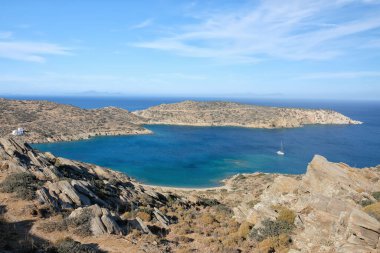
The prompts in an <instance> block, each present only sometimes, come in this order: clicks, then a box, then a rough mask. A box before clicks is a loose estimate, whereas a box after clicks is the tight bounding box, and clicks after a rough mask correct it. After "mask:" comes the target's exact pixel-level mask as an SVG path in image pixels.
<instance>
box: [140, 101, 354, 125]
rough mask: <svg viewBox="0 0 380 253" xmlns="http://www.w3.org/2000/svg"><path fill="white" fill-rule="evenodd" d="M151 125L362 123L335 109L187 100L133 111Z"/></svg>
mask: <svg viewBox="0 0 380 253" xmlns="http://www.w3.org/2000/svg"><path fill="white" fill-rule="evenodd" d="M133 113H134V114H136V115H138V116H141V117H143V118H144V119H146V123H147V124H168V125H189V126H236V127H249V128H293V127H302V126H304V125H310V124H325V125H326V124H360V123H361V122H359V121H355V120H352V119H350V118H348V117H346V116H344V115H342V114H340V113H338V112H335V111H331V110H310V109H299V108H280V107H268V106H255V105H247V104H239V103H232V102H195V101H184V102H181V103H175V104H162V105H159V106H154V107H151V108H148V109H146V110H141V111H136V112H133Z"/></svg>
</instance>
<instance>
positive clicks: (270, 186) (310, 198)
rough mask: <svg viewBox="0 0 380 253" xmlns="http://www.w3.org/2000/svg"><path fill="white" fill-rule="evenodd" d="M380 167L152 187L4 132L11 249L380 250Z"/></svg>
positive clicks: (4, 215) (327, 166) (1, 236)
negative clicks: (208, 185)
mask: <svg viewBox="0 0 380 253" xmlns="http://www.w3.org/2000/svg"><path fill="white" fill-rule="evenodd" d="M379 180H380V168H379V167H378V168H364V169H356V168H351V167H349V166H348V165H346V164H343V163H331V162H329V161H327V160H326V159H325V158H323V157H321V156H315V157H314V159H313V160H312V161H311V163H310V164H309V166H308V169H307V172H306V174H305V175H300V176H291V175H279V174H264V173H255V174H239V175H236V176H234V177H232V178H230V179H228V180H226V182H225V186H223V187H219V188H215V189H208V190H181V189H175V188H161V187H150V186H144V185H141V184H139V183H138V182H136V181H134V180H132V179H131V178H129V177H128V176H126V175H124V174H122V173H119V172H115V171H112V170H109V169H106V168H102V167H99V166H96V165H92V164H87V163H82V162H78V161H72V160H68V159H64V158H60V157H55V156H53V155H52V154H50V153H41V152H39V151H37V150H33V149H32V148H31V147H30V146H28V145H27V144H23V143H20V142H17V141H15V140H12V139H0V192H1V193H0V216H1V217H0V249H1V252H76V253H77V252H83V253H84V252H115V253H116V252H117V253H120V252H157V253H158V252H180V253H184V252H186V253H187V252H225V253H230V252H243V253H249V252H257V253H259V252H265V253H267V252H291V253H301V252H305V253H306V252H341V253H346V252H355V253H360V252H363V253H364V252H373V253H375V252H379V250H380V241H379V235H380V202H379V200H380V181H379Z"/></svg>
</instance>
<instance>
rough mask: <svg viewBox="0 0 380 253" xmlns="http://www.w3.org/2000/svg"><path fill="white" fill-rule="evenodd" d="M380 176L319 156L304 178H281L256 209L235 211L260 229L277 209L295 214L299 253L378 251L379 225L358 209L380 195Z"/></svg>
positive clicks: (373, 172)
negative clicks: (284, 209) (378, 193)
mask: <svg viewBox="0 0 380 253" xmlns="http://www.w3.org/2000/svg"><path fill="white" fill-rule="evenodd" d="M379 175H380V172H379V171H378V170H376V169H361V170H359V169H354V168H351V167H349V166H348V165H346V164H343V163H331V162H328V161H327V160H326V159H325V158H324V157H321V156H318V155H317V156H315V157H314V159H313V160H312V161H311V163H310V164H309V166H308V170H307V172H306V174H305V175H304V176H303V177H302V178H301V179H300V180H296V179H294V178H290V177H287V176H279V177H277V178H276V179H275V181H274V183H273V184H272V185H271V186H270V187H268V189H266V190H265V191H264V192H263V193H262V195H261V196H260V201H258V203H257V204H256V205H255V206H254V207H253V208H252V209H250V210H249V211H247V212H246V213H245V214H242V212H239V209H238V208H237V209H236V210H235V212H236V214H238V215H239V218H240V219H246V220H248V221H250V222H252V223H253V224H255V226H256V227H260V226H261V221H263V220H265V219H272V220H274V219H276V217H277V216H278V213H276V212H275V211H274V210H273V206H278V205H280V206H286V207H288V208H289V209H291V210H293V211H294V212H295V213H296V215H297V216H296V219H295V226H296V227H297V231H296V232H295V235H294V236H293V237H292V238H293V240H294V245H295V248H296V249H298V251H297V252H342V253H343V252H379V251H380V248H379V243H380V242H379V236H380V222H379V221H378V220H376V219H375V218H374V217H371V216H370V215H369V214H368V213H366V212H364V211H363V208H362V206H361V205H360V203H361V202H362V201H363V200H371V198H373V197H372V196H371V195H370V194H368V192H379V191H380V181H379ZM374 201H376V200H374ZM294 252H295V251H294Z"/></svg>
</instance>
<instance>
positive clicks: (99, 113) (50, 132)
mask: <svg viewBox="0 0 380 253" xmlns="http://www.w3.org/2000/svg"><path fill="white" fill-rule="evenodd" d="M0 115H1V117H0V136H9V135H10V133H11V132H12V131H13V130H14V129H17V128H18V127H22V128H24V129H25V130H26V132H25V134H24V135H23V136H18V137H16V138H17V139H22V140H24V141H27V142H29V143H37V142H55V141H71V140H80V139H88V138H89V137H92V136H98V135H131V134H149V133H151V132H150V131H149V130H148V129H146V128H144V127H142V126H141V123H142V122H143V121H142V120H140V117H137V116H135V115H134V114H132V113H130V112H128V111H127V110H124V109H120V108H116V107H105V108H101V109H94V110H85V109H81V108H78V107H75V106H71V105H64V104H57V103H53V102H49V101H38V100H10V99H1V98H0Z"/></svg>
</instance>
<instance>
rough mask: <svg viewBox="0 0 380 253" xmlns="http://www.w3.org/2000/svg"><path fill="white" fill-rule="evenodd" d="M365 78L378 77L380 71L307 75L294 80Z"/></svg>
mask: <svg viewBox="0 0 380 253" xmlns="http://www.w3.org/2000/svg"><path fill="white" fill-rule="evenodd" d="M365 77H380V71H348V72H319V73H309V74H304V75H302V76H299V77H297V78H296V79H356V78H365Z"/></svg>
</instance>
